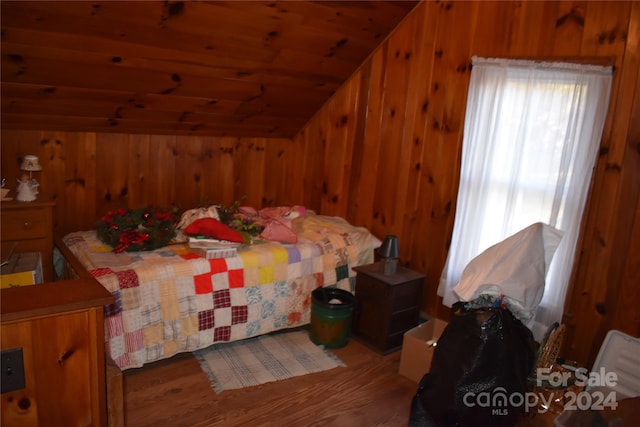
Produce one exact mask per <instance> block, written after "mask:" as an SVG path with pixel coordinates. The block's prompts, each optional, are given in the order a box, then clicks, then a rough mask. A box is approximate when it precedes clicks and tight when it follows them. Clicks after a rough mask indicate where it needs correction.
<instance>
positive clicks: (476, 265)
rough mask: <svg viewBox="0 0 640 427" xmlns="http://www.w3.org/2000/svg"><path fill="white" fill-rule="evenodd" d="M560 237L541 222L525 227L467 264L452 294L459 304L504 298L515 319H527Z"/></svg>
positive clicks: (531, 311) (532, 312) (541, 288)
mask: <svg viewBox="0 0 640 427" xmlns="http://www.w3.org/2000/svg"><path fill="white" fill-rule="evenodd" d="M563 234H564V233H563V232H562V231H560V230H558V229H556V228H554V227H551V226H550V225H547V224H543V223H541V222H537V223H535V224H532V225H530V226H528V227H527V228H525V229H523V230H521V231H519V232H517V233H516V234H514V235H512V236H510V237H507V238H506V239H505V240H503V241H502V242H500V243H497V244H495V245H493V246H491V247H490V248H488V249H487V250H485V251H484V252H482V253H481V254H480V255H478V256H477V257H475V258H474V259H473V260H471V262H469V264H467V266H466V267H465V269H464V271H463V272H462V277H461V278H460V282H458V284H457V285H456V286H455V287H454V288H453V291H454V292H455V293H456V295H458V297H459V298H460V299H461V300H462V301H472V300H474V299H476V298H479V297H487V296H488V297H490V298H495V299H497V298H501V297H504V299H505V300H506V304H507V306H508V307H509V308H510V309H511V311H512V312H513V314H514V315H515V316H516V317H518V318H519V319H520V320H521V321H523V322H525V321H527V320H529V319H531V318H532V317H533V315H534V314H535V310H536V308H537V307H538V305H539V304H540V301H541V300H542V294H543V293H544V286H545V276H546V274H547V271H548V270H549V264H551V260H552V258H553V254H554V253H555V251H556V248H557V247H558V245H559V244H560V240H561V239H562V235H563Z"/></svg>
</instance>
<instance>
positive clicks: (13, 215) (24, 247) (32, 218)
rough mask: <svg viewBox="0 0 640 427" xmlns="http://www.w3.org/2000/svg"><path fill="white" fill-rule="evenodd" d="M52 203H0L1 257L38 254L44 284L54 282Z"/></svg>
mask: <svg viewBox="0 0 640 427" xmlns="http://www.w3.org/2000/svg"><path fill="white" fill-rule="evenodd" d="M54 206H55V202H52V201H38V200H36V201H34V202H17V201H15V200H13V201H8V202H2V203H0V223H1V225H0V241H1V243H2V249H1V251H2V257H3V258H5V257H6V256H8V254H9V253H10V252H11V251H12V249H13V253H21V252H40V255H41V256H42V275H43V278H44V281H45V282H51V281H53V207H54Z"/></svg>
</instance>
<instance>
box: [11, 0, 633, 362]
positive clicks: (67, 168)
mask: <svg viewBox="0 0 640 427" xmlns="http://www.w3.org/2000/svg"><path fill="white" fill-rule="evenodd" d="M639 41H640V3H638V2H633V1H628V2H607V1H567V2H551V1H549V2H516V1H513V2H502V1H498V2H476V1H472V2H462V1H454V2H423V3H421V4H420V5H419V6H418V7H417V8H416V9H415V10H414V11H413V12H412V13H411V15H410V16H409V17H408V18H407V19H406V20H405V21H404V22H403V23H402V24H401V25H400V26H399V27H398V28H397V29H396V31H395V32H394V33H393V34H392V35H391V37H390V38H388V39H387V40H386V41H385V42H384V43H383V44H382V45H381V46H380V48H379V49H378V50H377V51H376V52H375V53H374V54H373V55H372V56H371V57H370V58H368V59H367V60H366V61H365V62H364V63H363V64H362V66H361V68H360V69H359V70H358V71H357V72H356V73H355V74H354V75H353V76H352V77H351V79H350V80H349V81H348V82H347V84H345V85H344V86H343V87H341V88H340V90H339V91H338V92H337V93H336V95H335V96H334V97H333V98H332V99H331V100H330V101H329V102H328V103H327V104H326V105H325V106H324V107H323V108H322V109H321V110H320V111H318V113H317V114H316V115H315V117H314V118H313V119H312V120H311V121H310V122H309V123H308V125H307V126H306V127H305V128H304V129H303V130H302V131H301V132H300V133H299V134H298V135H297V136H296V137H295V138H294V139H293V140H280V139H278V140H275V139H260V138H247V139H230V138H217V137H187V136H179V137H178V136H154V135H124V134H96V133H69V132H64V133H55V132H47V131H42V130H38V129H39V127H38V125H37V123H34V130H33V131H11V130H6V129H3V131H2V176H3V177H7V179H8V180H9V181H10V182H11V181H12V180H13V179H14V177H15V176H16V175H17V173H18V171H17V166H16V163H17V159H18V158H19V157H20V156H22V155H25V154H37V155H40V156H41V157H42V163H43V167H44V170H43V171H42V172H41V173H40V176H39V177H40V180H41V182H42V187H43V189H44V190H45V191H47V190H48V191H52V192H53V193H55V197H56V199H57V201H58V206H57V228H58V231H59V232H67V231H71V230H76V229H84V228H88V227H91V226H92V224H93V223H94V221H95V220H96V219H97V218H99V216H101V215H102V214H103V213H104V212H105V211H106V210H107V209H109V208H111V207H115V206H140V205H144V204H148V203H155V204H177V205H178V206H181V207H191V206H194V205H198V204H209V203H225V204H227V203H231V202H233V201H234V200H237V199H239V198H240V197H242V196H243V195H246V199H245V203H247V204H252V205H254V206H256V207H261V206H267V205H290V204H302V205H305V206H307V207H308V208H310V209H313V210H316V211H317V212H319V213H322V214H327V215H340V216H344V217H346V218H347V219H348V220H350V221H351V222H352V223H354V224H357V225H363V226H366V227H368V228H369V229H371V230H372V231H373V232H374V234H376V235H377V236H378V237H384V235H385V234H389V233H394V234H397V235H398V236H399V240H400V251H401V262H402V263H403V264H405V265H407V266H409V267H411V268H413V269H415V270H418V271H421V272H424V273H426V276H427V286H426V291H425V295H424V300H423V304H422V307H423V310H424V311H425V312H427V313H429V314H432V315H437V316H439V317H442V318H446V317H447V316H448V309H446V308H445V307H443V306H442V305H441V301H440V299H439V298H438V297H436V288H437V282H438V278H439V276H440V272H441V270H442V267H443V264H444V261H445V259H446V254H447V250H448V242H449V239H450V236H451V232H452V228H453V218H454V213H455V203H456V194H457V185H458V175H459V162H460V152H461V145H462V131H463V125H464V113H465V104H466V91H467V85H468V81H469V73H470V64H471V56H472V55H478V56H492V57H516V58H540V59H546V60H548V59H560V60H581V61H583V62H597V63H612V64H614V65H615V68H616V71H615V80H614V88H613V92H612V99H611V106H610V110H609V115H608V119H607V123H606V127H605V132H604V136H603V140H602V145H601V150H600V155H599V157H598V162H597V165H596V168H595V174H594V180H593V183H592V192H591V196H590V200H589V201H588V206H587V211H586V212H585V218H584V221H583V228H584V232H583V236H582V242H581V244H580V253H579V257H578V259H577V262H576V269H575V274H574V279H573V281H572V288H571V290H570V293H569V296H568V302H567V307H566V314H565V322H566V323H567V325H568V335H567V337H566V339H565V344H566V345H565V347H566V348H565V350H564V354H565V356H566V357H569V358H573V359H576V360H578V361H580V362H582V363H587V364H590V363H591V362H592V361H593V358H594V357H595V354H596V352H597V350H598V348H599V346H600V343H601V342H602V339H603V338H604V335H605V333H606V332H607V331H608V330H609V329H612V328H614V329H619V330H622V331H624V332H627V333H630V334H632V335H635V336H640V314H639V313H640V310H639V309H638V302H639V300H640V298H638V296H639V295H638V293H639V290H638V281H639V279H640V272H639V269H640V267H639V266H640V255H638V253H640V204H639V203H640V198H639V193H640V95H639V93H638V92H639V90H638V88H639V87H640V81H639V77H638V76H639V73H638V68H639V67H640V58H639V55H640V48H639V46H638V45H639Z"/></svg>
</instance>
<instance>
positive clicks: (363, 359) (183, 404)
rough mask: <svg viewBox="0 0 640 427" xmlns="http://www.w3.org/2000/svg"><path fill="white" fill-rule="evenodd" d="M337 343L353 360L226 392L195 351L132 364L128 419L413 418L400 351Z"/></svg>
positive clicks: (411, 386)
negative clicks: (136, 365)
mask: <svg viewBox="0 0 640 427" xmlns="http://www.w3.org/2000/svg"><path fill="white" fill-rule="evenodd" d="M332 351H333V352H334V354H336V355H337V356H338V357H339V358H340V359H341V360H342V361H343V362H344V363H345V364H346V365H347V366H346V367H344V368H342V367H341V368H335V369H332V370H329V371H324V372H319V373H315V374H309V375H305V376H301V377H296V378H292V379H289V380H285V381H278V382H274V383H269V384H263V385H260V386H256V387H249V388H244V389H240V390H228V391H224V392H222V393H220V394H216V393H215V392H214V391H213V389H212V388H211V386H210V384H209V381H208V379H207V376H206V375H205V374H204V373H203V372H202V370H201V369H200V366H199V364H198V361H197V360H196V359H195V358H194V357H193V356H192V355H191V354H190V353H189V354H182V355H178V356H176V357H174V358H172V359H169V360H167V361H161V362H156V363H154V364H151V365H148V366H145V367H143V368H140V369H130V370H127V371H125V372H124V406H125V408H124V412H125V423H126V426H127V427H142V426H154V427H158V426H171V427H177V426H190V427H194V426H222V425H224V426H288V427H298V426H355V427H358V426H389V427H394V426H406V425H407V423H408V419H409V410H410V404H411V399H412V398H413V395H414V394H415V392H416V389H417V384H416V383H414V382H412V381H411V380H409V379H407V378H405V377H403V376H401V375H400V374H398V367H399V363H400V352H399V351H398V352H394V353H391V354H389V355H386V356H382V355H380V354H378V353H376V352H374V351H372V350H370V349H368V348H367V347H365V346H364V345H362V344H361V343H359V342H358V341H355V340H354V339H351V340H349V343H348V344H347V346H346V347H344V348H341V349H335V350H332ZM526 425H527V426H533V425H534V423H531V422H527V424H526ZM535 425H540V426H542V425H546V423H542V420H538V422H536V423H535ZM548 425H552V423H551V424H548Z"/></svg>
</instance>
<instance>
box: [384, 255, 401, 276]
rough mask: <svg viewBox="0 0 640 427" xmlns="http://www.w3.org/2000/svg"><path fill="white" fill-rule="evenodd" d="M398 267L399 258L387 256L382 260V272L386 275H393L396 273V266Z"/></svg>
mask: <svg viewBox="0 0 640 427" xmlns="http://www.w3.org/2000/svg"><path fill="white" fill-rule="evenodd" d="M397 267H398V260H397V259H395V258H386V259H384V260H383V261H382V274H384V275H385V276H392V275H394V274H396V268H397Z"/></svg>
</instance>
